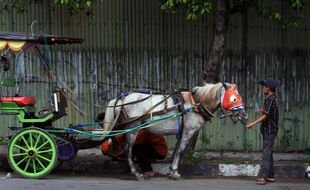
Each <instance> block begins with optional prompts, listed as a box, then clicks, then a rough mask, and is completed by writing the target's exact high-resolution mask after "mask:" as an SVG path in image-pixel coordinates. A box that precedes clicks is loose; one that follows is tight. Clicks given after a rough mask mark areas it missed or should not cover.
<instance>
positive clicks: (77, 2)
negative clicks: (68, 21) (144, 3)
mask: <svg viewBox="0 0 310 190" xmlns="http://www.w3.org/2000/svg"><path fill="white" fill-rule="evenodd" d="M50 1H51V2H52V3H53V4H55V5H60V6H63V7H65V8H66V9H67V10H68V11H69V12H70V13H71V14H75V13H78V12H81V11H85V12H86V14H87V15H88V16H91V15H92V11H91V8H92V7H93V5H94V3H95V2H96V1H100V2H102V1H103V0H50ZM43 2H44V1H40V0H4V1H1V4H0V13H2V12H4V11H13V10H15V11H16V12H17V13H23V12H25V11H26V10H27V8H28V7H29V6H30V5H31V4H35V3H43Z"/></svg>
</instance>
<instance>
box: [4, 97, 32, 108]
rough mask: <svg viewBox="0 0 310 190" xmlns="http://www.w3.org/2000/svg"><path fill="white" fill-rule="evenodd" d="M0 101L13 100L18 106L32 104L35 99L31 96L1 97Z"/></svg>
mask: <svg viewBox="0 0 310 190" xmlns="http://www.w3.org/2000/svg"><path fill="white" fill-rule="evenodd" d="M1 101H2V102H15V103H16V104H17V105H18V106H34V105H35V104H36V99H35V98H34V97H33V96H18V97H1Z"/></svg>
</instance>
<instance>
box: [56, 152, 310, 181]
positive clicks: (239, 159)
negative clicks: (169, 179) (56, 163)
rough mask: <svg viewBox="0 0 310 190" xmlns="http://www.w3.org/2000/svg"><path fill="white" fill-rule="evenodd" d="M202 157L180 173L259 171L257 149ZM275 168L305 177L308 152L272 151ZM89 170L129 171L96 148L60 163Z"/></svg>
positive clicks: (160, 169)
mask: <svg viewBox="0 0 310 190" xmlns="http://www.w3.org/2000/svg"><path fill="white" fill-rule="evenodd" d="M200 156H201V155H200ZM202 157H203V158H202V159H201V158H200V159H199V160H195V161H193V162H189V163H183V164H181V165H180V169H179V171H180V174H181V175H183V176H187V175H188V176H196V175H197V176H207V177H216V176H257V175H258V174H259V171H260V159H261V154H260V153H255V152H254V153H234V152H225V153H218V152H208V153H207V154H206V155H203V156H202ZM274 159H275V172H276V174H277V176H278V177H298V178H304V177H305V175H306V174H305V170H306V166H305V163H306V161H307V160H309V162H310V155H305V154H297V153H294V154H293V153H287V154H286V153H275V154H274ZM169 167H170V163H167V162H162V163H154V164H153V169H154V170H155V171H156V172H157V173H159V174H161V175H166V174H167V173H168V172H169ZM59 169H61V170H70V171H75V172H83V173H90V174H108V173H111V174H112V173H113V174H117V173H130V168H129V166H128V164H127V162H126V161H124V162H120V163H119V162H112V161H110V160H109V159H108V158H107V157H105V156H103V155H102V153H101V151H100V150H99V149H88V150H81V151H79V153H78V155H77V157H76V158H75V159H74V160H72V161H69V162H65V163H63V165H62V166H61V167H60V168H59Z"/></svg>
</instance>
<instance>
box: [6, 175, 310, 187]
mask: <svg viewBox="0 0 310 190" xmlns="http://www.w3.org/2000/svg"><path fill="white" fill-rule="evenodd" d="M5 175H6V174H5V173H0V190H21V189H23V190H28V189H29V190H67V189H70V190H71V189H74V190H110V189H111V190H125V189H126V190H127V189H132V190H140V189H141V190H157V189H158V190H162V189H169V190H185V189H186V190H187V189H193V190H200V189H201V190H206V189H214V190H223V189H230V190H249V189H250V190H256V189H257V190H261V189H262V187H261V186H258V185H256V184H255V178H246V179H241V178H221V179H210V178H200V179H197V178H195V179H181V180H179V181H171V180H169V179H167V178H165V177H156V178H153V179H149V180H145V181H142V182H139V181H135V180H133V178H131V177H128V176H121V177H120V178H119V177H115V178H109V177H94V176H81V175H70V174H53V175H49V176H48V177H46V178H45V179H41V180H30V179H23V178H19V177H17V176H13V178H11V179H6V178H5ZM263 189H271V190H278V189H279V190H280V189H281V190H291V189H292V190H309V189H310V179H299V180H297V181H296V180H295V179H279V180H278V181H277V182H275V183H270V184H267V185H266V186H265V187H263Z"/></svg>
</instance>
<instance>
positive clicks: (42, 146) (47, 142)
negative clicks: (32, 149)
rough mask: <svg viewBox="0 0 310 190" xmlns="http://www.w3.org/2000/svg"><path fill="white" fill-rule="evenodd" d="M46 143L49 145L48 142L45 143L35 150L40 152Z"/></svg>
mask: <svg viewBox="0 0 310 190" xmlns="http://www.w3.org/2000/svg"><path fill="white" fill-rule="evenodd" d="M47 143H49V142H48V141H46V142H45V143H43V144H42V145H41V146H39V148H37V150H40V149H41V148H42V147H44V146H45V145H46V144H47Z"/></svg>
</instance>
